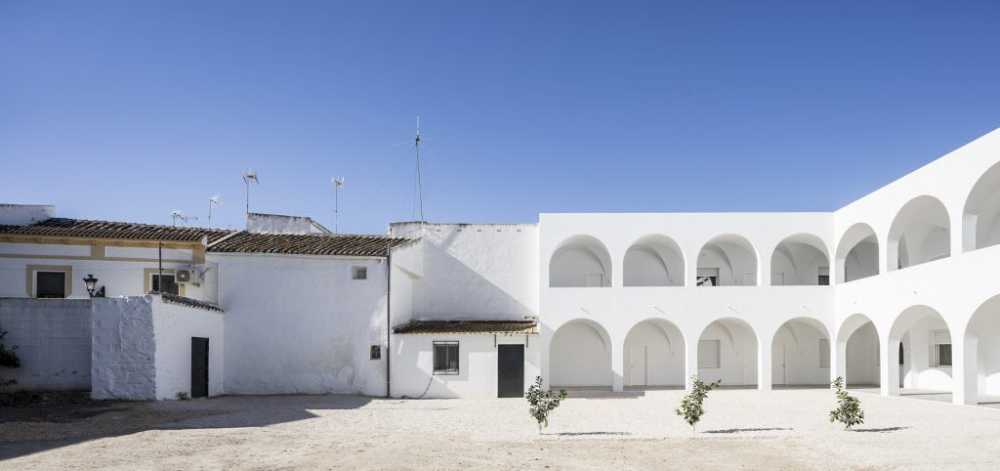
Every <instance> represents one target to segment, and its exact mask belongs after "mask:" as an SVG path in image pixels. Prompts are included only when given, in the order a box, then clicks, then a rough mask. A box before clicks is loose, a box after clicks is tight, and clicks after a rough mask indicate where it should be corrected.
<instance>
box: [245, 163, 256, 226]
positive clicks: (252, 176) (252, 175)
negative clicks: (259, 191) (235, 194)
mask: <svg viewBox="0 0 1000 471" xmlns="http://www.w3.org/2000/svg"><path fill="white" fill-rule="evenodd" d="M250 182H253V183H256V184H260V180H258V179H257V172H254V171H253V169H250V170H247V171H246V172H243V184H244V185H245V186H246V192H245V193H244V195H246V202H247V217H249V216H250Z"/></svg>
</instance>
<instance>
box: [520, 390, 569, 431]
mask: <svg viewBox="0 0 1000 471" xmlns="http://www.w3.org/2000/svg"><path fill="white" fill-rule="evenodd" d="M524 398H525V399H527V400H528V405H529V407H528V412H529V413H530V414H531V416H532V417H534V418H535V420H536V421H537V422H538V433H542V428H543V427H548V426H549V414H550V413H552V411H554V410H555V409H556V407H559V403H560V402H562V400H563V399H566V391H565V390H562V389H560V390H559V392H558V393H556V392H553V391H546V390H545V388H544V387H542V377H541V376H536V377H535V384H532V385H531V386H529V387H528V392H527V393H525V395H524Z"/></svg>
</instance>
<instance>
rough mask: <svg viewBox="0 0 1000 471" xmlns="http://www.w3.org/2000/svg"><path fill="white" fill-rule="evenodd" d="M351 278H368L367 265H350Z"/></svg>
mask: <svg viewBox="0 0 1000 471" xmlns="http://www.w3.org/2000/svg"><path fill="white" fill-rule="evenodd" d="M351 279H352V280H367V279H368V267H351Z"/></svg>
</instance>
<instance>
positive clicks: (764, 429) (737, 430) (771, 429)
mask: <svg viewBox="0 0 1000 471" xmlns="http://www.w3.org/2000/svg"><path fill="white" fill-rule="evenodd" d="M785 430H792V429H791V428H788V427H758V428H727V429H721V430H705V431H704V432H702V433H740V432H774V431H785Z"/></svg>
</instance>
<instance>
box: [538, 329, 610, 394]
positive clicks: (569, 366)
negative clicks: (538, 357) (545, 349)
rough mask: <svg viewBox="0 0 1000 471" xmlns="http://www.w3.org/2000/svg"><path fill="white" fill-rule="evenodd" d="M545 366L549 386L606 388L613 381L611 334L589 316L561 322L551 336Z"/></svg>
mask: <svg viewBox="0 0 1000 471" xmlns="http://www.w3.org/2000/svg"><path fill="white" fill-rule="evenodd" d="M549 370H550V373H549V376H550V377H551V380H550V384H552V387H553V388H558V387H591V388H602V389H605V388H610V387H611V386H612V384H613V381H614V373H613V372H612V369H611V337H610V336H609V335H608V333H607V331H606V330H604V328H603V327H601V326H600V324H598V323H596V322H594V321H591V320H585V319H577V320H574V321H570V322H567V323H565V324H563V325H562V326H561V327H559V329H558V330H556V332H555V334H553V337H552V343H551V345H550V347H549Z"/></svg>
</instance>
